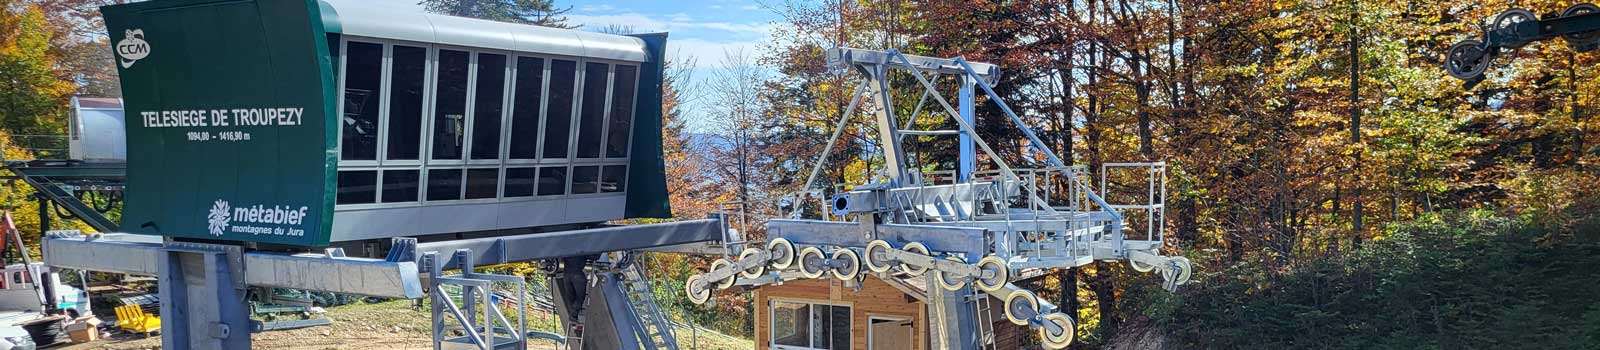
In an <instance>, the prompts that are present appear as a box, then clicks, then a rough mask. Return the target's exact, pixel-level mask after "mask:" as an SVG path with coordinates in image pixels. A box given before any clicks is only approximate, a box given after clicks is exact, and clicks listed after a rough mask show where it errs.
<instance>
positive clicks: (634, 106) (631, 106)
mask: <svg viewBox="0 0 1600 350" xmlns="http://www.w3.org/2000/svg"><path fill="white" fill-rule="evenodd" d="M618 65H628V66H633V100H632V101H628V111H631V112H632V113H629V115H628V116H627V117H628V127H629V130H628V150H627V155H625V156H621V157H610V156H607V155H608V154H609V153H608V152H606V147H607V146H610V144H611V140H610V139H611V99H612V98H613V97H615V96H616V94H617V86H616V85H617V84H616V79H617V66H618ZM643 66H644V64H643V63H640V62H622V63H612V64H611V80H609V81H608V82H607V84H611V87H610V88H607V89H606V119H605V121H604V122H605V127H603V128H601V130H603V131H602V132H604V133H605V135H604V136H602V137H601V138H600V139H601V140H604V141H603V142H604V143H602V144H601V145H600V158H601V159H602V160H605V161H612V160H622V161H623V162H627V160H628V157H632V156H633V130H632V128H633V125H634V122H637V121H638V120H636V119H638V118H636V116H638V115H639V76H640V74H643V72H641V71H640V70H642V69H644V68H643Z"/></svg>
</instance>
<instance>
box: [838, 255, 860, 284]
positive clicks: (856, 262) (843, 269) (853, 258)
mask: <svg viewBox="0 0 1600 350" xmlns="http://www.w3.org/2000/svg"><path fill="white" fill-rule="evenodd" d="M833 260H839V261H843V262H844V266H840V267H837V268H834V269H833V278H837V279H839V280H853V279H856V277H860V276H861V254H858V253H856V251H855V250H854V249H850V248H844V249H839V250H835V251H833Z"/></svg>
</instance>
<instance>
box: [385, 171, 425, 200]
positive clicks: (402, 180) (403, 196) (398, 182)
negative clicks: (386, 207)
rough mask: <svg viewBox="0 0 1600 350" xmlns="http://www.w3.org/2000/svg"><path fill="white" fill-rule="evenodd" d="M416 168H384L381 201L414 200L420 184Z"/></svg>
mask: <svg viewBox="0 0 1600 350" xmlns="http://www.w3.org/2000/svg"><path fill="white" fill-rule="evenodd" d="M418 172H419V171H417V170H384V171H383V202H384V203H399V202H415V201H417V193H418V191H417V190H418V187H417V186H419V185H420V183H419V181H418V180H420V179H419V178H418V174H417V173H418Z"/></svg>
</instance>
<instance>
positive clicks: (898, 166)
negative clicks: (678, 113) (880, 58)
mask: <svg viewBox="0 0 1600 350" xmlns="http://www.w3.org/2000/svg"><path fill="white" fill-rule="evenodd" d="M867 74H870V77H869V78H868V80H869V81H870V82H869V83H867V88H868V89H870V90H869V94H871V95H872V97H873V100H872V102H873V103H875V104H877V105H878V108H877V109H876V113H875V114H874V115H875V116H876V118H875V119H874V120H875V121H876V125H877V126H878V147H879V148H882V149H883V164H884V167H885V169H884V170H885V172H886V173H887V174H888V175H889V180H890V181H892V182H893V183H894V184H897V185H901V186H910V185H915V183H913V182H912V181H911V177H910V174H909V173H907V172H906V153H905V150H903V149H901V148H900V123H899V122H897V121H896V119H895V116H894V96H892V95H891V94H890V93H891V92H893V91H894V90H893V89H892V88H890V87H889V68H888V67H887V66H877V67H874V69H872V70H870V71H868V73H867Z"/></svg>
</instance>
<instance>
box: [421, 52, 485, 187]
mask: <svg viewBox="0 0 1600 350" xmlns="http://www.w3.org/2000/svg"><path fill="white" fill-rule="evenodd" d="M441 50H450V51H461V52H465V53H467V82H466V84H467V94H466V96H464V97H463V100H462V104H463V108H462V111H461V113H462V119H461V125H462V129H464V130H462V134H461V159H434V158H433V137H434V133H433V131H434V130H435V129H437V128H438V125H436V123H435V122H436V121H437V119H438V115H436V113H438V112H439V111H438V108H439V103H438V100H439V73H440V72H441V71H442V69H440V67H439V58H440V57H441V56H440V55H441V54H440V51H441ZM476 53H477V52H476V51H474V50H472V49H471V48H467V47H460V46H454V45H440V44H434V45H431V46H429V47H428V67H429V68H431V69H429V73H430V76H429V77H430V78H431V79H429V80H428V81H429V84H428V86H427V87H428V90H427V91H428V92H427V94H428V98H429V99H430V100H433V101H434V103H430V104H428V106H427V108H425V111H424V112H423V114H422V117H423V119H424V124H427V125H428V126H427V127H426V128H425V129H427V130H428V132H427V134H425V137H424V138H423V147H422V152H423V153H422V156H421V157H419V158H422V159H423V162H424V163H425V164H426V165H428V166H435V165H443V166H444V167H441V168H450V166H454V168H463V166H464V165H466V164H467V158H468V154H467V149H468V148H470V146H471V145H472V107H473V106H472V97H473V93H474V92H477V91H476V90H477V89H478V87H477V84H474V83H476V82H477V81H478V79H477V78H478V77H477V74H476V73H477V72H478V55H477V54H476ZM423 197H424V198H426V197H427V196H426V195H424V196H423Z"/></svg>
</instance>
